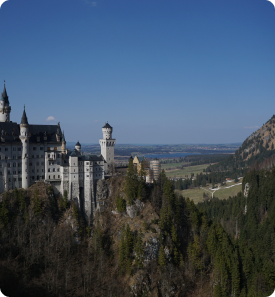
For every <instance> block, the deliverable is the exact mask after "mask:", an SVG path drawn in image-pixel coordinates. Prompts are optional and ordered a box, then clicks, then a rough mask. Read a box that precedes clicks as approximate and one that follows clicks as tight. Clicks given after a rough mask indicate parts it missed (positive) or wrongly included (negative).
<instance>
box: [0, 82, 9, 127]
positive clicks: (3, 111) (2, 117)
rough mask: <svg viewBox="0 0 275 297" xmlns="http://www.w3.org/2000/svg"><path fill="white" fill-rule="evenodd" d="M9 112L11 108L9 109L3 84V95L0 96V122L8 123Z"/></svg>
mask: <svg viewBox="0 0 275 297" xmlns="http://www.w3.org/2000/svg"><path fill="white" fill-rule="evenodd" d="M10 112H11V107H10V102H9V97H8V95H7V91H6V86H5V83H4V90H3V93H2V94H1V99H0V122H9V121H10Z"/></svg>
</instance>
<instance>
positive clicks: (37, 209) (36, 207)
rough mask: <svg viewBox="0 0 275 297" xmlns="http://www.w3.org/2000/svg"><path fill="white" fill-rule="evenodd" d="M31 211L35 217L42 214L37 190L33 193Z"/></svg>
mask: <svg viewBox="0 0 275 297" xmlns="http://www.w3.org/2000/svg"><path fill="white" fill-rule="evenodd" d="M33 211H34V214H35V215H39V214H41V213H42V200H41V199H40V198H39V191H38V189H37V188H36V189H35V192H34V199H33Z"/></svg>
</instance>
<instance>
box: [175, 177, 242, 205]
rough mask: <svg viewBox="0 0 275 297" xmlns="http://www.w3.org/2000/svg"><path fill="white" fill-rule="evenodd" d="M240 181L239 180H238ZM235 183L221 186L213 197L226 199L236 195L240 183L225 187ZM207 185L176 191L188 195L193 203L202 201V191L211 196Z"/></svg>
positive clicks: (240, 186)
mask: <svg viewBox="0 0 275 297" xmlns="http://www.w3.org/2000/svg"><path fill="white" fill-rule="evenodd" d="M240 182H241V181H240ZM231 185H235V183H234V182H232V183H228V184H227V185H226V186H224V187H222V188H221V189H219V190H216V191H215V192H214V197H218V198H219V199H227V198H228V197H229V196H231V197H233V196H235V195H237V194H238V193H239V192H240V191H242V185H236V186H234V187H232V188H229V189H226V188H225V187H228V186H231ZM209 187H210V186H208V187H205V188H202V187H200V188H194V189H187V190H182V191H179V190H176V192H178V193H180V194H181V195H182V196H183V197H185V198H187V197H189V198H190V199H192V200H193V201H194V203H198V202H202V201H203V193H209V197H212V192H213V191H211V190H209Z"/></svg>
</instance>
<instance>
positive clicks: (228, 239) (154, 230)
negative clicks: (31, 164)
mask: <svg viewBox="0 0 275 297" xmlns="http://www.w3.org/2000/svg"><path fill="white" fill-rule="evenodd" d="M274 178H275V170H274V171H272V172H264V171H255V170H254V171H251V172H250V173H248V174H247V175H246V176H245V178H244V180H245V181H244V183H249V185H250V189H249V194H248V198H247V213H246V214H245V212H244V209H245V204H246V199H245V198H244V196H243V195H242V194H239V195H238V196H237V197H234V198H230V199H228V200H226V201H225V200H224V201H218V200H215V199H214V200H212V201H211V202H205V203H203V204H199V205H198V207H197V206H196V205H195V204H194V203H193V201H190V200H189V199H188V198H184V197H181V196H178V195H176V194H175V192H174V188H173V183H172V182H171V181H170V180H168V179H167V178H166V176H165V174H164V172H162V173H161V175H160V177H159V180H158V181H157V182H156V183H155V184H153V185H152V186H150V185H148V184H146V183H145V181H144V171H143V169H142V170H141V171H140V173H137V172H136V169H135V167H134V166H133V164H132V162H131V161H130V163H129V166H128V171H127V175H126V176H115V177H113V178H112V179H110V180H109V181H108V183H109V187H110V189H111V195H110V196H109V197H108V199H107V207H106V209H105V210H104V211H102V212H97V213H96V215H95V217H94V221H93V223H92V225H88V224H87V222H86V221H85V219H84V217H83V216H82V215H81V213H79V212H78V210H77V207H76V205H74V204H73V203H71V202H69V201H68V200H67V195H66V193H64V196H60V197H56V196H55V195H54V194H53V191H52V188H51V186H49V185H46V184H44V183H38V184H36V185H34V186H32V187H31V188H30V189H29V190H27V191H25V190H22V189H19V190H14V191H9V192H7V193H5V194H4V195H3V197H2V198H1V200H0V288H1V290H2V291H3V292H4V294H6V295H7V296H163V297H164V296H167V297H168V296H186V297H195V296H201V297H212V296H213V297H220V296H222V297H223V296H224V297H225V296H241V297H245V296H249V297H250V296H251V297H252V296H259V297H260V296H261V297H263V296H268V294H271V292H272V291H273V289H274V287H275V269H274V257H275V249H274V246H275V215H274V213H275V209H274V208H275V202H274V195H275V186H274V184H273V183H272V181H273V180H274Z"/></svg>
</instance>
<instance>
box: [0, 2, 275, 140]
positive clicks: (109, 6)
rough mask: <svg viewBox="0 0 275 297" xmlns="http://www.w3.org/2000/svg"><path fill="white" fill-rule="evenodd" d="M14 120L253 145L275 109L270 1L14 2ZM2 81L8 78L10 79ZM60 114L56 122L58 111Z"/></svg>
mask: <svg viewBox="0 0 275 297" xmlns="http://www.w3.org/2000/svg"><path fill="white" fill-rule="evenodd" d="M4 79H5V80H6V88H7V93H8V96H9V99H10V104H11V108H12V111H11V120H12V121H15V122H20V119H21V116H22V112H23V106H24V104H25V105H26V112H27V116H28V119H29V123H31V124H56V123H57V122H60V123H61V128H62V129H63V130H65V135H66V140H67V141H77V140H79V141H80V142H81V143H98V138H101V135H102V133H101V127H102V126H103V125H104V123H105V121H109V123H110V124H111V125H112V126H113V127H114V131H113V137H114V138H116V139H117V143H142V144H146V143H148V144H149V143H151V144H153V143H154V144H180V143H232V142H242V141H243V140H244V139H245V138H246V137H247V136H249V135H250V134H251V133H252V132H253V131H255V130H257V127H260V126H262V124H263V123H265V122H266V121H267V120H269V119H270V118H271V117H272V115H273V114H275V104H274V103H275V9H274V6H273V5H272V3H270V2H268V1H266V0H207V1H206V0H188V1H187V0H91V1H90V0H9V1H7V2H5V3H4V4H3V5H2V7H1V9H0V87H1V92H2V89H3V83H1V80H2V81H4ZM1 85H2V86H1ZM49 117H50V119H53V120H52V121H47V120H46V119H47V118H49Z"/></svg>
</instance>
